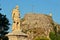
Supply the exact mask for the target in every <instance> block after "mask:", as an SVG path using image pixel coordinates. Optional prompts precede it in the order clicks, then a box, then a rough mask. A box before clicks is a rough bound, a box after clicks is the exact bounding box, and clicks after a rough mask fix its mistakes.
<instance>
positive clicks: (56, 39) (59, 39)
mask: <svg viewBox="0 0 60 40" xmlns="http://www.w3.org/2000/svg"><path fill="white" fill-rule="evenodd" d="M49 37H50V39H51V40H60V35H57V36H56V34H55V33H54V32H50V34H49Z"/></svg>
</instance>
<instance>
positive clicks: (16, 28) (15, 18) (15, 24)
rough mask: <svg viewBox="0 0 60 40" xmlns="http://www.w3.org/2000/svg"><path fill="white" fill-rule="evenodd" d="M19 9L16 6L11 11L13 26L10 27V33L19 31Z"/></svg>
mask: <svg viewBox="0 0 60 40" xmlns="http://www.w3.org/2000/svg"><path fill="white" fill-rule="evenodd" d="M18 9H19V7H18V6H16V8H14V9H13V11H12V19H13V25H12V31H20V13H19V10H18Z"/></svg>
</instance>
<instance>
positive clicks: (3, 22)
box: [0, 13, 10, 39]
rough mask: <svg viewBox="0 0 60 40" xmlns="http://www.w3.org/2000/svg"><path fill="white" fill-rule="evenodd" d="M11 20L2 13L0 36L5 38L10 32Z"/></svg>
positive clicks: (0, 15) (0, 17) (0, 16)
mask: <svg viewBox="0 0 60 40" xmlns="http://www.w3.org/2000/svg"><path fill="white" fill-rule="evenodd" d="M9 25H10V23H9V20H8V19H7V18H6V15H2V14H1V13H0V38H2V39H3V37H4V38H5V35H6V34H8V29H9Z"/></svg>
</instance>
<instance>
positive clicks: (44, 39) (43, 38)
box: [35, 37, 49, 40]
mask: <svg viewBox="0 0 60 40" xmlns="http://www.w3.org/2000/svg"><path fill="white" fill-rule="evenodd" d="M35 40H49V38H47V37H36V38H35Z"/></svg>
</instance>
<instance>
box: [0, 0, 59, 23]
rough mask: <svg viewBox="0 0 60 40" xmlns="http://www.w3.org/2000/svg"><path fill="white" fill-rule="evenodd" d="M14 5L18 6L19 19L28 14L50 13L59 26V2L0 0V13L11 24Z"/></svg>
mask: <svg viewBox="0 0 60 40" xmlns="http://www.w3.org/2000/svg"><path fill="white" fill-rule="evenodd" d="M16 5H18V6H19V10H20V15H21V17H23V16H24V15H25V14H26V13H29V12H34V13H43V14H49V13H50V12H52V14H53V16H52V18H53V20H54V21H55V22H57V23H59V24H60V0H0V7H1V8H2V10H1V11H0V12H1V13H2V14H5V15H7V18H8V19H9V21H10V23H11V24H12V17H11V15H12V9H13V8H15V6H16ZM32 10H33V11H32Z"/></svg>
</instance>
